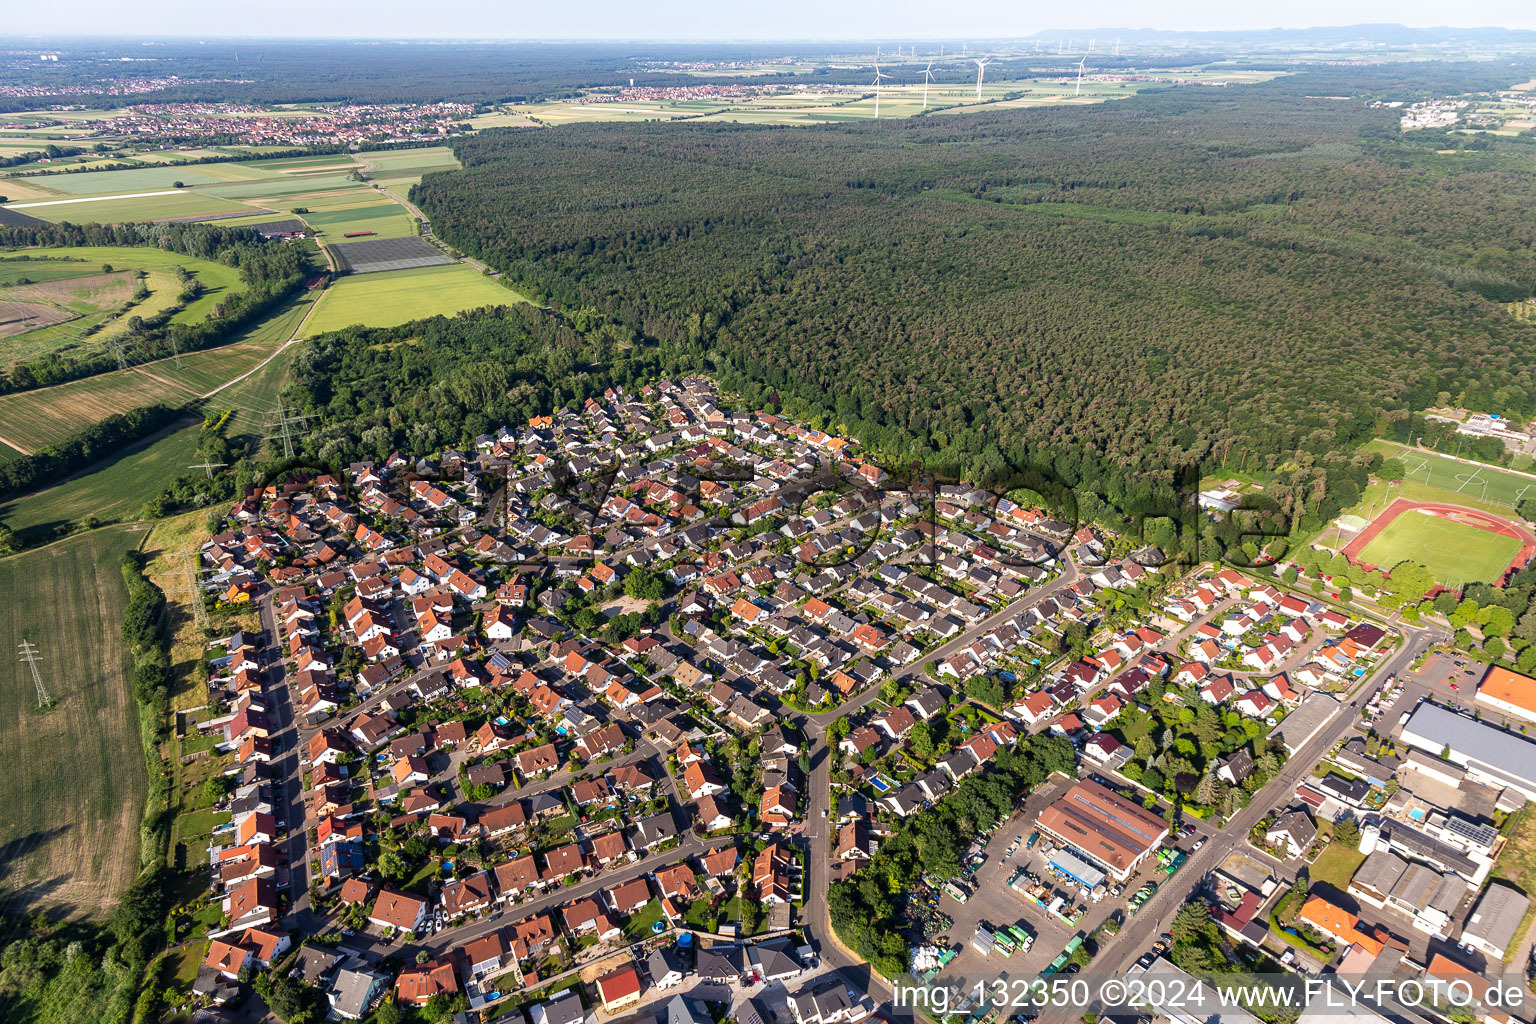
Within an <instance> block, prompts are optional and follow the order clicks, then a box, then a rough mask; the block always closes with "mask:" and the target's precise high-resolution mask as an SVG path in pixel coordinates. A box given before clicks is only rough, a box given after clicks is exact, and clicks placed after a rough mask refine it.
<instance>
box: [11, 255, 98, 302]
mask: <svg viewBox="0 0 1536 1024" xmlns="http://www.w3.org/2000/svg"><path fill="white" fill-rule="evenodd" d="M99 273H101V264H99V263H86V262H83V261H78V260H68V259H52V260H43V259H17V258H15V257H11V258H9V259H0V285H14V284H18V283H20V282H21V281H68V280H70V279H71V278H75V277H86V276H88V275H90V274H99ZM0 294H4V293H3V292H0Z"/></svg>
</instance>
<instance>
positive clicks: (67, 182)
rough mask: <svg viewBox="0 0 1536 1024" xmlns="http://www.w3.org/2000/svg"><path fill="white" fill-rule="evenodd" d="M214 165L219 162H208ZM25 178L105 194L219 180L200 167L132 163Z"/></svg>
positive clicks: (78, 192) (66, 189) (80, 192)
mask: <svg viewBox="0 0 1536 1024" xmlns="http://www.w3.org/2000/svg"><path fill="white" fill-rule="evenodd" d="M208 166H210V167H217V166H218V164H209V165H208ZM26 180H28V181H42V182H45V183H47V185H48V187H49V188H55V189H58V190H59V191H60V192H64V193H67V194H68V195H72V196H106V195H112V194H114V193H118V192H148V191H150V190H151V189H160V188H174V187H176V182H178V181H180V182H183V183H184V184H186V185H187V186H193V185H207V184H212V183H214V182H217V181H219V180H220V179H219V177H218V176H217V175H213V174H209V173H207V172H206V171H204V170H203V169H202V168H201V167H196V168H193V167H171V166H162V167H135V168H133V169H132V170H126V171H90V172H87V173H84V174H50V175H47V176H45V177H42V178H29V179H26Z"/></svg>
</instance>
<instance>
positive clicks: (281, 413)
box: [264, 399, 309, 459]
mask: <svg viewBox="0 0 1536 1024" xmlns="http://www.w3.org/2000/svg"><path fill="white" fill-rule="evenodd" d="M295 423H297V424H299V425H300V428H301V429H303V428H304V427H307V426H309V417H308V416H305V415H304V414H303V413H290V412H289V411H288V407H287V405H285V404H284V403H283V401H282V400H281V399H279V400H278V403H277V408H276V409H274V410H273V411H272V412H271V413H269V414H268V415H267V420H266V432H265V434H264V439H265V440H268V441H276V440H281V441H282V442H283V457H284V458H288V459H291V458H293V429H292V428H293V425H294V424H295Z"/></svg>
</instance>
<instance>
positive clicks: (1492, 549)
mask: <svg viewBox="0 0 1536 1024" xmlns="http://www.w3.org/2000/svg"><path fill="white" fill-rule="evenodd" d="M1520 547H1521V543H1520V540H1519V538H1517V537H1511V536H1506V535H1503V534H1497V533H1492V532H1490V531H1488V530H1481V529H1478V528H1477V527H1475V526H1472V525H1470V524H1467V523H1461V522H1456V521H1454V520H1451V519H1444V518H1440V517H1437V516H1431V515H1425V514H1422V513H1418V512H1406V513H1404V514H1402V515H1400V516H1398V517H1397V518H1396V519H1394V520H1392V522H1390V523H1388V524H1387V526H1386V527H1385V528H1384V529H1383V530H1382V531H1381V533H1379V534H1378V535H1377V536H1376V537H1375V538H1374V539H1373V540H1371V542H1370V543H1369V544H1367V545H1366V546H1365V548H1364V549H1363V550H1362V551H1361V552H1360V560H1361V561H1363V562H1367V563H1369V564H1371V565H1376V566H1382V567H1385V568H1391V567H1392V566H1394V565H1396V564H1397V563H1399V562H1403V561H1411V562H1417V563H1419V564H1420V565H1422V566H1424V567H1425V568H1426V569H1428V570H1429V571H1430V574H1431V575H1433V576H1434V578H1435V579H1436V580H1437V581H1439V582H1441V583H1445V584H1449V585H1452V586H1460V585H1461V584H1464V583H1474V582H1483V583H1496V582H1498V580H1499V579H1500V578H1502V577H1503V575H1504V572H1505V570H1507V569H1508V568H1509V565H1510V562H1511V561H1513V560H1514V557H1515V555H1516V554H1518V553H1519V551H1520Z"/></svg>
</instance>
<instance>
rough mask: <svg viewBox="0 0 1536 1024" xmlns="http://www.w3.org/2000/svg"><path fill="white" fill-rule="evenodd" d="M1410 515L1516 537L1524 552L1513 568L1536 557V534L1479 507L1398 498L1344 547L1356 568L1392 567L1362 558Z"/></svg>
mask: <svg viewBox="0 0 1536 1024" xmlns="http://www.w3.org/2000/svg"><path fill="white" fill-rule="evenodd" d="M1410 512H1421V513H1426V514H1428V515H1432V516H1435V517H1437V518H1440V519H1449V520H1452V521H1454V522H1458V523H1464V524H1466V525H1467V526H1472V527H1476V528H1477V529H1479V530H1486V531H1488V532H1489V533H1495V534H1498V535H1499V536H1502V537H1514V538H1515V539H1517V540H1519V541H1520V552H1519V554H1517V555H1516V556H1515V557H1514V559H1513V560H1512V561H1511V562H1510V568H1511V569H1517V568H1520V567H1523V566H1524V565H1525V564H1526V563H1527V562H1529V561H1530V559H1531V556H1532V555H1536V534H1532V533H1531V531H1530V530H1527V529H1526V528H1525V527H1523V526H1520V525H1518V524H1516V523H1513V522H1511V521H1510V520H1508V519H1502V518H1500V517H1499V516H1496V515H1492V514H1491V513H1488V512H1482V511H1479V510H1478V509H1475V508H1467V507H1466V506H1464V505H1445V504H1440V503H1438V502H1423V501H1412V500H1410V499H1408V498H1398V499H1397V500H1396V501H1394V502H1392V504H1391V505H1388V506H1387V509H1386V511H1384V512H1382V514H1381V515H1379V516H1377V517H1376V518H1375V519H1374V520H1373V521H1372V522H1371V524H1370V525H1369V526H1367V527H1366V528H1365V529H1364V530H1361V531H1360V533H1359V534H1358V535H1357V536H1356V537H1355V538H1354V539H1353V540H1351V541H1350V542H1349V543H1348V544H1346V545H1345V546H1344V551H1343V554H1344V557H1346V558H1348V559H1349V560H1350V561H1351V562H1354V563H1355V564H1356V565H1362V566H1364V567H1365V568H1367V569H1387V568H1390V566H1379V565H1375V564H1372V563H1370V562H1366V561H1365V560H1363V559H1362V558H1361V554H1362V552H1364V551H1365V549H1366V548H1367V547H1369V546H1370V543H1371V541H1373V540H1375V539H1376V538H1377V537H1378V536H1380V534H1381V532H1382V531H1383V530H1385V529H1386V528H1387V527H1388V526H1390V525H1392V523H1393V522H1394V521H1395V520H1396V519H1397V518H1398V517H1399V516H1402V515H1405V514H1407V513H1410Z"/></svg>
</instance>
